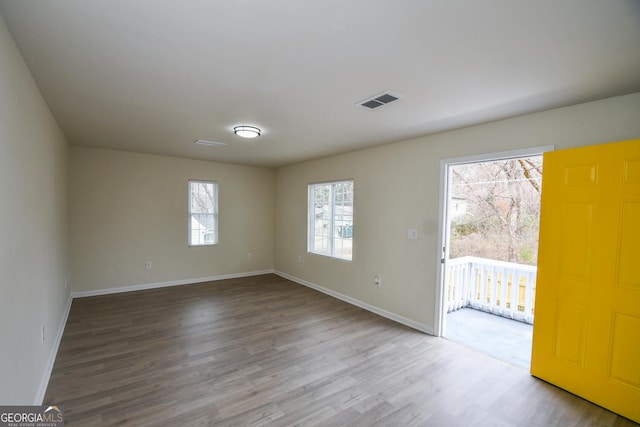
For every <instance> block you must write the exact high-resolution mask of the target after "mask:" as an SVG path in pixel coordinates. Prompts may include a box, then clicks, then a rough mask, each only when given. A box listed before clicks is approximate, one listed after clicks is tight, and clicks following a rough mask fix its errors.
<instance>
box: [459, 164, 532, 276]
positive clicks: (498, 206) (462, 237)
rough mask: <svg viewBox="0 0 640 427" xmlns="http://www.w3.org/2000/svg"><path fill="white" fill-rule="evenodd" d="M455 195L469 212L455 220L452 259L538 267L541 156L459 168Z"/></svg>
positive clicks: (460, 166)
mask: <svg viewBox="0 0 640 427" xmlns="http://www.w3.org/2000/svg"><path fill="white" fill-rule="evenodd" d="M452 171H453V176H452V189H453V195H454V196H455V197H456V198H457V199H458V200H463V201H465V202H466V205H467V209H466V211H465V212H464V213H463V214H462V213H461V214H460V215H459V216H458V217H456V218H454V219H453V221H452V229H451V237H452V238H451V251H450V253H451V256H452V257H454V258H455V257H458V256H463V255H474V256H479V257H483V258H490V259H497V260H503V261H509V262H517V263H522V264H533V265H535V264H536V263H537V252H538V227H539V219H538V218H539V213H540V190H541V178H542V157H540V156H538V157H530V158H523V159H510V160H503V161H495V162H484V163H475V164H468V165H457V166H454V167H453V168H452Z"/></svg>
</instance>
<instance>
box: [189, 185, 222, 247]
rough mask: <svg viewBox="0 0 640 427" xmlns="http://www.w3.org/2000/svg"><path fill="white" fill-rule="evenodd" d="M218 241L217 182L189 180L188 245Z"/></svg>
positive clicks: (210, 243) (213, 243)
mask: <svg viewBox="0 0 640 427" xmlns="http://www.w3.org/2000/svg"><path fill="white" fill-rule="evenodd" d="M217 243H218V183H216V182H213V181H189V246H206V245H215V244H217Z"/></svg>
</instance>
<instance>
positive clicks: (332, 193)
mask: <svg viewBox="0 0 640 427" xmlns="http://www.w3.org/2000/svg"><path fill="white" fill-rule="evenodd" d="M308 223H309V227H308V242H307V250H308V251H309V252H312V253H315V254H320V255H327V256H331V257H335V258H340V259H344V260H349V261H350V260H351V259H352V254H353V180H345V181H335V182H325V183H320V184H309V209H308Z"/></svg>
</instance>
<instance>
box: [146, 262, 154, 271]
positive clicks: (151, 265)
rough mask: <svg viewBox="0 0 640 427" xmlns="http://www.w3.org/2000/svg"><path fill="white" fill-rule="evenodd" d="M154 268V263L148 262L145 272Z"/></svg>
mask: <svg viewBox="0 0 640 427" xmlns="http://www.w3.org/2000/svg"><path fill="white" fill-rule="evenodd" d="M152 268H153V263H152V262H151V261H147V262H145V263H144V269H145V270H151V269H152Z"/></svg>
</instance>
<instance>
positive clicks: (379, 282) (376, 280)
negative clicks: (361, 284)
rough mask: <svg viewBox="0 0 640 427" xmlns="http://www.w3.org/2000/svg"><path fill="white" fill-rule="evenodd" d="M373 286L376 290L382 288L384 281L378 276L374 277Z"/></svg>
mask: <svg viewBox="0 0 640 427" xmlns="http://www.w3.org/2000/svg"><path fill="white" fill-rule="evenodd" d="M373 284H374V285H375V286H376V288H381V287H382V279H381V278H380V277H378V276H373Z"/></svg>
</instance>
